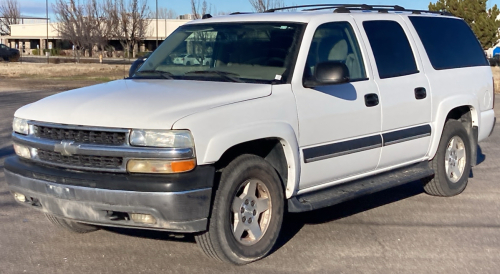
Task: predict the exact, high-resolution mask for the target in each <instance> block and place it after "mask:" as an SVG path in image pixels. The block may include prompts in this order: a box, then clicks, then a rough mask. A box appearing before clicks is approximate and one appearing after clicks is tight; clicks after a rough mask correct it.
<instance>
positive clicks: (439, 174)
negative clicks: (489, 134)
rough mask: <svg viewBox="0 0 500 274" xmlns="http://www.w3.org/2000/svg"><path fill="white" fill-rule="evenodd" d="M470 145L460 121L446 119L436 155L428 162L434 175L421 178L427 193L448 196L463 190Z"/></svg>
mask: <svg viewBox="0 0 500 274" xmlns="http://www.w3.org/2000/svg"><path fill="white" fill-rule="evenodd" d="M470 147H471V146H470V139H469V136H468V134H467V131H466V130H465V128H464V126H463V125H462V123H460V122H459V121H456V120H448V121H447V122H446V124H445V125H444V129H443V135H442V136H441V141H440V142H439V147H438V150H437V152H436V156H435V157H434V159H433V160H432V161H431V162H430V164H431V167H432V168H433V169H434V172H435V175H434V177H432V178H426V179H424V180H423V184H424V190H425V192H426V193H427V194H430V195H434V196H443V197H450V196H455V195H458V194H460V193H462V191H464V189H465V187H466V186H467V182H468V180H469V173H470V168H471V164H470V163H471V159H470V155H471V153H470Z"/></svg>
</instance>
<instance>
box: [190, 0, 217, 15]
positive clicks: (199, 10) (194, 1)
mask: <svg viewBox="0 0 500 274" xmlns="http://www.w3.org/2000/svg"><path fill="white" fill-rule="evenodd" d="M211 11H212V4H209V3H207V1H205V0H203V2H201V1H200V0H191V12H192V13H193V17H194V19H200V18H202V17H203V15H205V14H209V13H211Z"/></svg>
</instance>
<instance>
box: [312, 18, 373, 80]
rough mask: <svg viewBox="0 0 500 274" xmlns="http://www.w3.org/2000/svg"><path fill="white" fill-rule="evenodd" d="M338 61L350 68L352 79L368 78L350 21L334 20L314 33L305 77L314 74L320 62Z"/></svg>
mask: <svg viewBox="0 0 500 274" xmlns="http://www.w3.org/2000/svg"><path fill="white" fill-rule="evenodd" d="M327 61H337V62H342V63H344V64H345V65H346V66H347V68H348V69H349V74H350V78H351V81H356V80H364V79H366V72H365V66H364V63H363V57H362V56H361V51H360V49H359V44H358V41H357V39H356V36H355V35H354V31H353V29H352V26H351V24H349V23H348V22H333V23H326V24H323V25H321V26H319V27H318V28H317V29H316V32H315V33H314V37H313V41H312V43H311V48H310V49H309V54H308V56H307V63H306V68H305V71H304V77H309V76H311V75H313V74H314V68H315V67H316V65H317V64H318V63H322V62H327Z"/></svg>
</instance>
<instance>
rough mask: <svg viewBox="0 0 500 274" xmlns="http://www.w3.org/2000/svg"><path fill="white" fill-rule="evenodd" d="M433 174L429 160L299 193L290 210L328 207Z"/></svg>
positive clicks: (291, 201)
mask: <svg viewBox="0 0 500 274" xmlns="http://www.w3.org/2000/svg"><path fill="white" fill-rule="evenodd" d="M432 175H434V170H433V169H431V168H430V166H429V162H427V161H425V162H421V163H418V164H414V165H411V166H407V167H403V168H399V169H395V170H390V171H387V172H384V173H381V174H377V175H373V176H370V177H366V178H361V179H358V180H355V181H352V182H348V183H343V184H340V185H336V186H333V187H329V188H326V189H321V190H318V191H315V192H310V193H305V194H302V195H297V196H295V197H292V198H290V199H289V200H288V211H289V212H304V211H310V210H315V209H319V208H323V207H328V206H332V205H336V204H340V203H342V202H345V201H348V200H351V199H354V198H357V197H360V196H364V195H368V194H372V193H375V192H378V191H382V190H385V189H388V188H392V187H395V186H399V185H402V184H406V183H409V182H413V181H416V180H418V179H422V178H425V177H429V176H432Z"/></svg>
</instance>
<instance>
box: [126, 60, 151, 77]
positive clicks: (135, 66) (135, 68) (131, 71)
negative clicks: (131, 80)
mask: <svg viewBox="0 0 500 274" xmlns="http://www.w3.org/2000/svg"><path fill="white" fill-rule="evenodd" d="M146 59H147V58H141V59H138V60H136V61H135V62H134V63H132V66H130V69H129V71H128V77H132V76H134V74H135V73H136V72H137V71H138V70H139V69H140V68H141V66H142V64H144V62H146Z"/></svg>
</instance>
